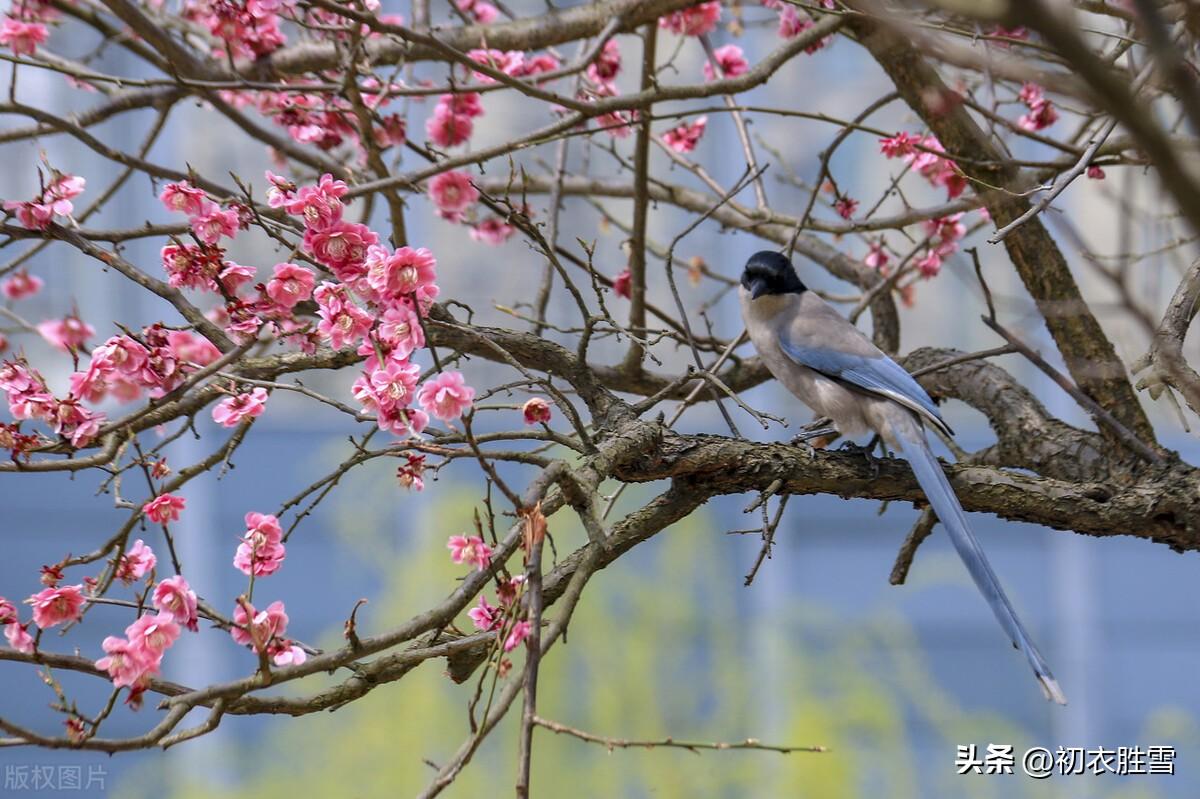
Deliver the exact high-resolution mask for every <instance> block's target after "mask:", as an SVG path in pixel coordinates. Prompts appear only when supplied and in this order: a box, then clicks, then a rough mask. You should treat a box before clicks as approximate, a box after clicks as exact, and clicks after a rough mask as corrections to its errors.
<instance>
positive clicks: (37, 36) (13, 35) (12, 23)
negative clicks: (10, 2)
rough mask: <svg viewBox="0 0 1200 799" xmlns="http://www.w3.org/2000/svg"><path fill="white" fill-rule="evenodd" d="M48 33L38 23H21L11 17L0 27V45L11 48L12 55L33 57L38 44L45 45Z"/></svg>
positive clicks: (43, 26) (48, 36)
mask: <svg viewBox="0 0 1200 799" xmlns="http://www.w3.org/2000/svg"><path fill="white" fill-rule="evenodd" d="M48 38H50V31H49V30H48V29H47V28H46V26H45V25H43V24H42V23H40V22H22V21H20V20H17V19H13V18H12V17H8V18H6V19H5V20H4V25H3V26H0V44H3V45H7V46H8V47H10V48H12V51H13V54H14V55H33V52H34V49H35V48H36V47H37V46H38V45H39V44H45V42H46V40H47V39H48Z"/></svg>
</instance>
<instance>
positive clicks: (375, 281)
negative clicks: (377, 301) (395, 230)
mask: <svg viewBox="0 0 1200 799" xmlns="http://www.w3.org/2000/svg"><path fill="white" fill-rule="evenodd" d="M436 280H437V260H436V259H435V258H434V257H433V253H431V252H430V251H429V250H427V249H425V248H424V247H418V248H417V249H415V250H414V249H413V248H411V247H401V248H400V249H398V250H396V252H395V253H393V254H392V255H387V254H386V251H385V250H383V249H382V248H375V249H374V250H372V254H371V257H370V258H369V259H368V267H367V283H368V285H370V287H371V288H372V289H374V290H375V291H377V292H378V293H379V294H380V295H381V296H383V297H386V298H388V299H400V298H402V297H407V296H409V295H411V294H414V293H415V292H416V291H417V290H419V289H420V288H421V287H423V286H429V285H432V284H433V283H434V282H435V281H436Z"/></svg>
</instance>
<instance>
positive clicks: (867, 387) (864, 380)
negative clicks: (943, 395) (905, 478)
mask: <svg viewBox="0 0 1200 799" xmlns="http://www.w3.org/2000/svg"><path fill="white" fill-rule="evenodd" d="M779 346H780V349H782V350H783V352H784V354H785V355H787V356H788V357H789V358H791V359H792V360H793V361H795V362H796V363H798V364H800V365H801V366H807V367H808V368H809V369H812V370H813V371H814V372H820V373H821V374H823V375H825V376H826V377H830V378H833V379H834V380H840V381H842V382H845V383H849V384H851V385H853V386H855V387H857V388H859V389H862V390H863V391H867V392H870V393H872V394H880V395H882V396H885V397H889V398H891V399H894V400H896V401H897V402H899V403H901V404H902V405H907V406H908V407H909V408H911V409H912V410H914V411H916V412H917V413H919V414H921V415H922V416H925V417H926V418H928V419H929V420H930V421H932V422H933V423H935V424H937V425H939V426H941V427H944V428H945V429H946V431H947V432H950V427H949V425H947V424H946V422H945V420H943V419H942V415H941V413H939V412H938V408H937V406H936V405H934V404H933V400H932V399H931V398H930V396H929V394H927V393H926V392H925V389H923V388H921V385H920V384H919V383H917V381H916V380H914V379H913V377H912V375H910V374H909V373H908V372H906V371H904V367H902V366H901V365H900V364H898V363H896V362H895V361H893V360H892V359H891V358H889V357H887V356H886V355H883V354H882V353H881V354H880V355H877V356H874V357H872V356H870V355H856V354H854V353H848V352H841V351H839V350H836V349H832V348H829V347H806V346H801V345H798V344H795V343H793V342H791V341H788V340H787V338H786V337H780V340H779Z"/></svg>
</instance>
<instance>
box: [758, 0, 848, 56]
mask: <svg viewBox="0 0 1200 799" xmlns="http://www.w3.org/2000/svg"><path fill="white" fill-rule="evenodd" d="M763 5H764V6H765V7H767V8H773V9H775V10H776V11H778V12H779V36H780V38H783V39H794V38H796V37H797V36H799V35H800V34H802V33H804V32H805V31H806V30H808V29H809V28H811V27H813V25H815V24H816V23H815V22H813V20H812V17H810V16H809V15H808V14H806V13H804V12H802V11H800V10H799V9H798V8H796V7H795V6H794V5H791V4H790V3H785V2H783V0H763ZM821 5H822V6H824V7H825V8H828V9H833V8H834V7H835V3H834V1H833V0H821ZM832 40H833V37H832V36H824V37H822V38H820V39H818V40H817V41H816V42H814V43H812V44H810V45H808V46H807V47H805V48H804V52H806V53H808V54H810V55H811V54H812V53H815V52H817V51H818V50H821V49H823V48H824V47H825V46H826V45H828V44H829V43H830V42H831V41H832Z"/></svg>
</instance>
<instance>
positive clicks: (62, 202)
mask: <svg viewBox="0 0 1200 799" xmlns="http://www.w3.org/2000/svg"><path fill="white" fill-rule="evenodd" d="M86 184H87V181H86V180H85V179H84V178H81V177H78V176H76V175H64V174H61V173H57V172H56V173H54V175H53V177H52V178H51V180H50V182H49V183H47V184H46V185H45V186H44V187H43V188H42V190H41V192H40V193H39V194H38V196H37V197H35V198H33V199H32V200H9V201H7V202H5V203H4V210H5V211H8V212H9V213H12V214H15V215H16V217H17V221H18V222H20V223H21V224H22V225H24V226H25V227H27V228H29V229H30V230H45V229H46V228H48V227H50V223H51V222H53V221H54V217H56V216H61V217H69V216H70V215H71V212H72V211H73V210H75V206H74V204H73V203H72V202H71V200H73V199H75V198H76V197H78V196H79V195H80V194H83V189H84V186H85V185H86Z"/></svg>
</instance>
